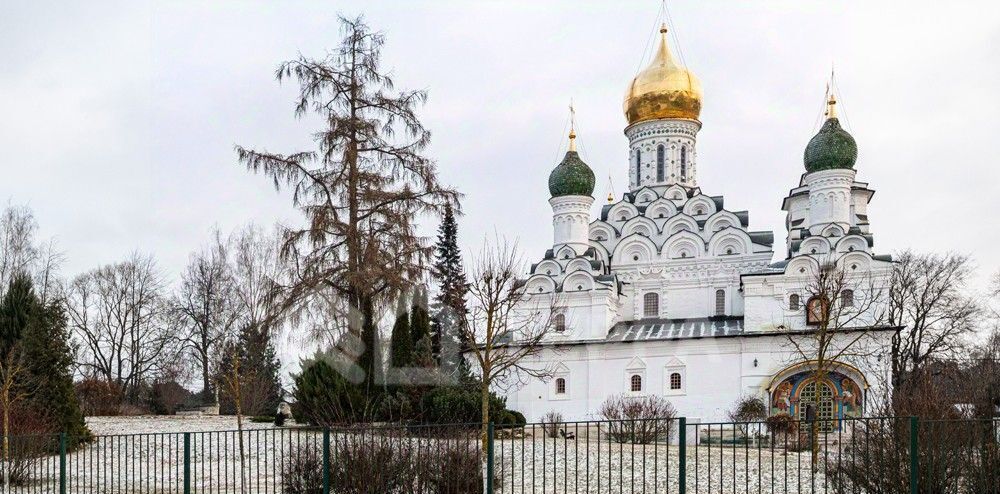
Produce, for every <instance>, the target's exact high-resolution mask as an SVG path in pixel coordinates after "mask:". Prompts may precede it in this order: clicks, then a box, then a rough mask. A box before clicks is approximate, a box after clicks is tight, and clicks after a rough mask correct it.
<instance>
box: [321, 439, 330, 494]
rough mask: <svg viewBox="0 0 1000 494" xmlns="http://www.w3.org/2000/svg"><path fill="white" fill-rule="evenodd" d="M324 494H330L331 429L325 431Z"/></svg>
mask: <svg viewBox="0 0 1000 494" xmlns="http://www.w3.org/2000/svg"><path fill="white" fill-rule="evenodd" d="M323 494H330V429H323Z"/></svg>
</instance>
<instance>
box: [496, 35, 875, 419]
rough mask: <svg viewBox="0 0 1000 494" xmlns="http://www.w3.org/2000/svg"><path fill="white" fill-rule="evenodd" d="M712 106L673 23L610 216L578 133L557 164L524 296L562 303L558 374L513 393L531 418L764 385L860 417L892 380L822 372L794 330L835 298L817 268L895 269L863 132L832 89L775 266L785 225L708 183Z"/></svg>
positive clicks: (715, 399) (639, 104)
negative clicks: (764, 223) (544, 231)
mask: <svg viewBox="0 0 1000 494" xmlns="http://www.w3.org/2000/svg"><path fill="white" fill-rule="evenodd" d="M831 94H832V93H831ZM701 103H702V90H701V86H700V83H699V82H698V79H697V78H696V77H695V75H694V74H693V73H691V72H690V71H689V70H687V69H686V68H685V67H682V66H680V65H678V64H677V63H676V62H675V60H674V58H673V56H672V54H671V51H670V48H669V47H668V43H667V29H666V27H665V26H664V27H663V28H661V30H660V40H659V46H658V49H657V52H656V54H655V55H654V57H653V60H652V62H651V63H650V65H649V66H648V67H646V68H645V69H644V70H642V71H641V72H640V73H639V74H638V75H637V76H636V77H635V78H634V79H633V80H632V82H631V83H630V84H629V85H628V88H627V90H626V94H625V101H624V111H625V117H626V118H627V121H628V124H627V126H626V127H625V136H626V137H627V138H628V143H629V149H628V176H629V188H628V191H627V192H626V193H624V194H623V196H622V197H621V198H620V199H616V198H614V197H609V198H608V204H606V205H604V206H603V207H602V208H601V210H600V214H599V216H598V217H596V218H594V217H591V206H592V205H593V203H594V197H593V193H594V183H595V177H594V173H593V171H592V170H591V169H590V167H589V166H588V165H587V164H586V163H584V162H583V161H582V160H581V158H580V156H579V154H578V153H577V152H576V147H575V138H576V135H575V134H574V133H573V132H572V131H571V133H570V136H569V138H570V141H569V150H568V152H567V153H566V155H565V158H563V160H562V162H561V163H559V164H558V165H557V166H556V167H555V169H554V170H552V172H551V174H550V176H549V191H550V193H551V196H552V197H551V199H549V204H550V205H551V206H552V216H553V220H552V225H553V231H554V235H553V243H552V248H551V249H550V250H548V251H547V252H546V253H545V256H544V258H543V259H541V260H539V261H538V262H537V263H535V264H533V265H532V266H531V269H530V273H528V275H527V279H526V280H525V282H526V291H527V295H526V297H525V300H524V301H523V302H522V306H521V310H522V311H524V312H531V311H534V312H536V313H545V312H546V311H548V315H547V316H546V320H549V321H552V322H551V328H550V330H549V331H548V332H547V335H546V336H545V339H544V348H543V350H542V351H541V352H540V353H539V354H538V355H536V356H533V357H532V359H533V360H532V362H531V365H533V366H536V367H538V368H545V369H548V371H549V372H548V374H549V375H548V376H547V377H546V378H545V379H538V378H532V379H527V380H525V382H520V383H519V384H517V385H514V386H511V387H510V389H509V390H508V391H507V392H506V395H507V403H508V406H509V407H511V408H512V409H516V410H519V411H521V412H522V413H524V415H525V416H526V417H527V419H528V420H529V421H537V420H540V419H541V418H542V417H543V416H544V415H545V414H546V413H547V412H550V411H554V412H558V413H561V414H562V416H563V418H564V419H565V420H591V419H600V416H599V415H598V410H599V408H600V406H601V404H602V402H604V401H605V400H606V399H607V398H609V397H611V396H616V395H622V394H624V395H626V396H643V395H661V396H664V397H666V398H667V399H668V400H669V401H670V402H671V404H672V405H673V406H674V407H675V408H676V410H677V413H678V415H679V416H685V417H688V419H689V420H692V421H701V422H708V421H720V420H725V413H726V410H727V409H729V408H730V407H731V405H732V404H733V402H734V401H735V400H737V399H738V398H739V397H741V396H758V397H760V398H761V399H763V400H764V401H765V403H767V405H768V408H769V410H770V412H771V413H772V414H773V413H788V414H790V415H792V416H794V417H800V418H805V417H806V416H807V415H808V414H813V415H814V416H816V417H818V418H821V419H834V420H832V422H836V420H835V419H837V418H841V417H854V416H860V415H863V414H864V413H865V412H864V411H865V405H866V403H867V402H868V400H869V399H870V397H873V396H875V395H876V394H878V393H880V392H881V391H879V389H878V388H879V386H881V385H882V383H883V382H884V370H882V367H881V366H880V364H879V359H878V358H877V357H876V356H874V355H872V354H868V355H866V356H865V357H864V358H860V359H850V361H849V359H847V358H846V357H844V358H843V360H838V361H837V362H836V363H835V364H834V365H833V367H832V370H833V372H831V373H829V375H828V378H827V379H823V380H822V381H821V382H817V381H816V380H813V379H811V378H810V373H809V370H810V366H812V365H813V363H812V361H811V360H810V359H809V358H806V357H804V355H803V352H801V351H796V350H795V345H793V344H792V341H793V339H798V340H796V341H802V342H807V341H809V338H811V334H812V333H811V332H813V331H815V325H814V324H815V322H816V321H813V320H811V319H812V317H813V316H814V313H813V311H812V310H807V308H810V309H811V308H813V307H814V305H813V303H814V302H816V303H817V304H818V303H820V302H821V301H816V300H811V299H810V296H809V293H810V292H809V286H810V284H811V283H814V280H815V279H816V274H815V273H816V272H817V270H818V269H819V268H820V266H824V265H825V266H829V265H833V266H836V269H839V270H843V272H845V273H847V274H848V275H850V276H854V277H857V278H858V279H861V278H866V279H884V278H885V275H886V274H887V273H888V272H889V270H890V269H891V265H892V264H891V260H890V259H889V257H888V256H880V255H875V253H874V252H873V251H872V246H873V240H872V234H871V231H870V228H869V218H868V203H869V201H870V200H871V198H872V195H873V194H874V192H873V190H872V189H870V188H869V187H868V184H867V183H865V182H861V181H858V180H857V177H856V175H857V171H856V170H855V169H854V165H855V161H856V158H857V145H856V144H855V141H854V138H853V137H851V135H850V134H848V133H847V131H845V130H844V129H843V128H841V126H840V124H839V121H838V119H837V116H836V100H835V99H834V98H833V97H832V96H830V97H829V100H828V107H827V108H828V109H827V119H826V121H825V123H824V124H823V126H822V128H821V129H820V130H819V132H818V133H817V134H816V135H815V137H813V138H812V140H811V141H810V142H809V143H808V145H807V146H806V149H805V155H804V165H805V172H804V173H803V174H802V175H801V176H800V177H799V179H798V183H795V184H790V185H792V188H791V191H790V192H789V194H788V196H787V197H785V199H784V201H783V202H782V210H784V211H785V212H786V222H785V225H786V228H787V240H786V243H785V246H784V249H782V250H781V252H780V253H779V254H778V258H779V259H780V260H777V262H775V253H774V234H773V233H772V232H768V231H753V230H752V229H750V217H749V214H748V213H747V212H746V211H741V210H739V209H738V208H732V207H731V206H730V205H729V204H726V202H725V201H724V200H723V198H722V196H717V195H711V193H710V191H708V190H703V189H702V187H701V184H699V182H698V168H699V166H700V165H701V163H699V162H698V148H697V143H698V132H699V131H700V130H701V127H702V123H701V121H699V120H698V118H699V113H700V110H701ZM705 166H720V165H718V164H713V163H706V164H705ZM792 179H793V177H792V176H791V174H790V176H789V182H791V181H792ZM775 200H777V197H775ZM869 286H871V285H869ZM876 288H877V287H876ZM855 296H856V294H855V293H854V291H853V290H850V289H844V290H843V293H840V294H838V295H837V297H838V300H837V302H838V303H842V304H844V305H845V306H849V305H850V304H852V301H853V298H854V297H855ZM813 298H816V297H813ZM872 307H874V304H873V306H872ZM866 310H868V309H866ZM871 310H874V309H871ZM816 313H819V312H818V311H817V312H816ZM864 320H866V319H865V318H861V319H858V320H855V321H854V322H855V323H856V324H860V326H859V327H858V330H859V331H864V332H865V334H867V335H870V336H871V338H873V339H874V343H873V348H875V349H876V352H877V351H878V349H879V348H883V349H884V348H887V347H888V341H889V338H890V337H891V335H892V331H893V329H892V328H887V327H880V326H878V325H877V324H875V323H874V321H875V318H874V316H872V317H870V318H868V319H867V320H869V321H871V324H868V325H865V324H864V322H863V321H864ZM845 355H846V354H845ZM816 394H819V395H820V399H819V406H818V407H817V408H818V409H814V405H813V403H815V396H816ZM800 403H802V405H801V406H800ZM806 404H809V405H808V411H807V405H806Z"/></svg>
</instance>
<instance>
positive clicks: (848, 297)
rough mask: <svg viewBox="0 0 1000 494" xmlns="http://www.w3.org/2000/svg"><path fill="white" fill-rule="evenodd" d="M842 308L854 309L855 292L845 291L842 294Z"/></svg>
mask: <svg viewBox="0 0 1000 494" xmlns="http://www.w3.org/2000/svg"><path fill="white" fill-rule="evenodd" d="M840 306H841V307H854V290H844V291H842V292H840Z"/></svg>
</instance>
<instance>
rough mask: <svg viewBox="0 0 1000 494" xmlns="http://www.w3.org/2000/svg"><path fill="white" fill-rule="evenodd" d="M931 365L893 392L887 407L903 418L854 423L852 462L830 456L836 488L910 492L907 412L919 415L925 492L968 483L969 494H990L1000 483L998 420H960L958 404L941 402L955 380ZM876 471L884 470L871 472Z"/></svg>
mask: <svg viewBox="0 0 1000 494" xmlns="http://www.w3.org/2000/svg"><path fill="white" fill-rule="evenodd" d="M932 367H933V366H931V365H926V366H925V368H924V369H923V370H921V371H919V373H914V374H911V375H910V376H909V377H908V379H907V380H906V381H905V382H904V383H903V384H902V385H901V386H900V387H898V388H897V389H896V390H895V393H894V397H893V400H892V402H891V403H890V404H888V405H887V407H886V408H887V409H894V410H896V411H897V413H898V414H899V415H898V416H899V417H901V418H893V419H863V420H861V421H859V422H853V423H851V425H850V426H849V430H850V432H851V434H849V435H847V436H848V437H849V439H848V440H846V441H845V444H844V446H843V447H844V452H845V454H844V455H843V457H844V458H849V459H850V461H846V462H845V461H840V462H837V461H832V460H831V461H830V462H828V465H827V469H828V471H830V472H831V473H832V477H833V478H834V479H835V481H836V482H835V483H836V486H837V491H838V492H909V478H910V471H909V461H908V458H909V457H910V444H911V443H910V440H911V436H910V434H911V429H910V421H909V419H908V418H906V417H907V416H914V417H919V418H920V422H919V423H918V428H917V442H918V445H919V449H918V454H919V458H918V462H919V465H920V469H919V471H918V472H917V478H918V482H919V486H920V491H921V492H954V487H955V486H958V485H963V486H967V487H968V489H969V490H968V492H989V491H990V490H991V489H994V488H995V486H996V485H997V484H998V482H1000V472H998V470H997V469H996V468H995V467H992V466H991V465H996V464H997V463H996V462H997V461H998V459H1000V456H998V453H1000V452H998V441H997V435H996V431H997V429H996V423H995V422H994V421H993V420H992V419H962V418H961V416H960V414H959V412H958V410H957V409H956V408H955V407H954V406H952V405H950V404H949V403H942V400H940V399H939V398H940V397H941V396H947V394H948V391H949V389H948V388H950V387H953V384H951V383H950V382H949V380H948V379H945V376H943V375H942V374H940V373H938V374H933V373H932V372H930V370H931V368H932ZM938 370H939V371H940V369H938ZM883 412H884V411H883ZM901 459H902V460H901ZM991 462H992V463H991ZM873 471H874V472H880V474H879V475H872V472H873ZM974 486H976V487H978V488H975V487H974ZM963 492H964V491H963Z"/></svg>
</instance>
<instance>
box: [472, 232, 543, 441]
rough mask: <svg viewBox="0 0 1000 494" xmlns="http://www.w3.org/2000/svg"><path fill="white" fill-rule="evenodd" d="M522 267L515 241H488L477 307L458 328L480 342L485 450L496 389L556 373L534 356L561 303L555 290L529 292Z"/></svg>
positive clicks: (475, 289) (475, 347) (476, 275)
mask: <svg viewBox="0 0 1000 494" xmlns="http://www.w3.org/2000/svg"><path fill="white" fill-rule="evenodd" d="M522 267H523V266H522V263H521V259H520V257H519V255H518V253H517V248H516V247H515V246H513V245H511V244H509V243H507V242H504V241H502V240H500V239H497V240H496V242H495V244H494V245H489V244H487V245H485V246H484V248H483V251H482V253H481V254H480V256H479V258H478V259H476V260H475V261H474V265H473V268H472V273H471V281H470V283H469V296H470V304H471V307H470V310H469V311H468V313H467V314H466V315H465V324H462V325H461V327H460V328H458V330H459V331H460V332H461V336H462V338H461V339H462V341H469V342H475V344H472V345H469V348H468V355H470V357H471V358H472V360H473V363H474V369H473V371H474V373H476V374H477V375H476V377H477V379H478V380H479V390H480V393H481V398H482V400H481V408H482V422H481V426H482V427H481V430H482V439H483V450H484V451H485V446H486V442H485V441H486V439H487V437H486V429H487V425H488V424H489V421H490V410H489V394H490V389H491V388H492V387H495V386H503V385H506V384H510V383H511V382H512V381H513V380H515V379H522V378H525V377H528V378H537V379H547V378H549V377H551V369H549V368H547V367H539V366H538V363H537V362H533V361H532V360H533V358H532V357H535V356H537V355H538V354H540V353H541V352H542V351H543V350H544V347H543V344H542V343H543V341H544V340H545V336H546V335H547V334H548V333H549V330H550V329H551V328H553V327H554V323H553V321H554V314H556V313H558V311H559V308H558V307H557V306H556V299H555V297H554V296H552V295H551V294H546V295H539V294H528V293H527V290H526V286H525V284H524V282H523V281H522V280H521V279H519V278H518V274H519V273H520V272H521V269H522Z"/></svg>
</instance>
